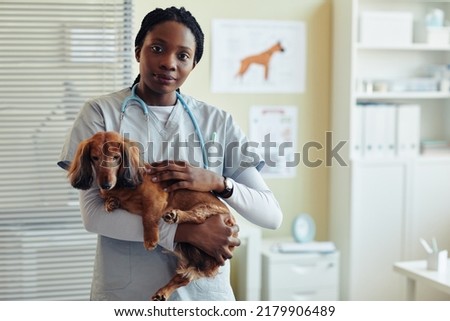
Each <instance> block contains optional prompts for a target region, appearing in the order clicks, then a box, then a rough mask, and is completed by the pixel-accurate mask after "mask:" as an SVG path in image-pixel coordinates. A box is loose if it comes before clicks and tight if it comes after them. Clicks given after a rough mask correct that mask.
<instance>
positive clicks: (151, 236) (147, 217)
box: [142, 213, 159, 251]
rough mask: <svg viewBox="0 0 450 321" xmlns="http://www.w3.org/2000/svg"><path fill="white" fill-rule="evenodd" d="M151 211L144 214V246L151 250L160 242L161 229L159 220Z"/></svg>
mask: <svg viewBox="0 0 450 321" xmlns="http://www.w3.org/2000/svg"><path fill="white" fill-rule="evenodd" d="M153 216H154V215H152V214H151V213H150V214H149V213H144V215H142V224H143V226H144V247H145V248H146V249H147V250H149V251H151V250H153V249H154V248H155V247H156V245H157V244H158V240H159V230H158V220H159V219H157V220H155V218H154V217H153Z"/></svg>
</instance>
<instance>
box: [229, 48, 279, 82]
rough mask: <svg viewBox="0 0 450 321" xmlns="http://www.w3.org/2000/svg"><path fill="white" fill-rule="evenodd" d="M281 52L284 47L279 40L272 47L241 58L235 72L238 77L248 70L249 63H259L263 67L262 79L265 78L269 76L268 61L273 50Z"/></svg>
mask: <svg viewBox="0 0 450 321" xmlns="http://www.w3.org/2000/svg"><path fill="white" fill-rule="evenodd" d="M278 51H280V52H283V51H284V48H283V47H282V46H281V43H280V42H277V43H276V44H274V45H273V46H272V47H270V48H269V49H267V50H266V51H263V52H261V53H259V54H257V55H252V56H248V57H246V58H244V59H242V60H241V65H240V68H239V71H238V73H237V76H238V77H242V76H243V75H244V74H245V73H246V72H247V70H248V68H249V67H250V65H251V64H259V65H262V66H263V67H264V79H265V80H267V79H268V78H269V62H270V59H271V58H272V55H273V54H274V53H275V52H278Z"/></svg>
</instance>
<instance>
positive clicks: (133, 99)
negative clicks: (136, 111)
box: [119, 84, 208, 169]
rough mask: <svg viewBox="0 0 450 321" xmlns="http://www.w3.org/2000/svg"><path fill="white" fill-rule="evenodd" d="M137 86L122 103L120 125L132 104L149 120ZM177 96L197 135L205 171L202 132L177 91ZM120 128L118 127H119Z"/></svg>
mask: <svg viewBox="0 0 450 321" xmlns="http://www.w3.org/2000/svg"><path fill="white" fill-rule="evenodd" d="M137 85H138V84H135V85H134V86H133V87H132V88H131V95H129V96H128V97H126V98H125V99H124V101H123V102H122V108H121V109H120V123H122V120H123V118H124V117H125V112H126V109H127V108H128V106H129V105H130V103H132V102H136V103H137V105H138V106H139V107H140V108H141V109H142V112H143V113H144V116H145V119H146V121H147V122H148V121H149V119H150V115H149V109H148V107H147V104H146V103H145V102H144V101H143V100H142V99H141V98H139V97H138V95H136V86H137ZM175 93H176V95H177V99H178V100H179V101H180V103H181V105H182V106H183V109H184V110H185V111H186V113H187V114H188V115H189V118H190V119H191V121H192V124H193V125H194V130H195V133H196V134H197V137H198V139H199V141H200V146H201V148H202V157H203V167H204V168H205V169H208V156H207V154H206V147H205V140H204V139H203V135H202V132H201V130H200V127H199V125H198V123H197V119H196V118H195V116H194V114H193V113H192V111H191V109H190V108H189V106H188V105H187V104H186V102H185V101H184V99H183V97H181V95H180V93H179V92H178V91H176V92H175ZM119 126H120V125H119ZM147 136H150V135H149V129H148V124H147ZM148 139H149V141H150V137H148Z"/></svg>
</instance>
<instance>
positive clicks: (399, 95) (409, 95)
mask: <svg viewBox="0 0 450 321" xmlns="http://www.w3.org/2000/svg"><path fill="white" fill-rule="evenodd" d="M448 98H450V92H440V91H430V92H380V93H370V94H368V93H357V94H356V99H357V100H378V99H448Z"/></svg>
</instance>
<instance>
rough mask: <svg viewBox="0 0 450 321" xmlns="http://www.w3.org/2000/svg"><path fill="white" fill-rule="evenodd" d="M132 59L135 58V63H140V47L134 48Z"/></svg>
mask: <svg viewBox="0 0 450 321" xmlns="http://www.w3.org/2000/svg"><path fill="white" fill-rule="evenodd" d="M134 57H135V58H136V61H137V62H140V61H141V47H136V48H134Z"/></svg>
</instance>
